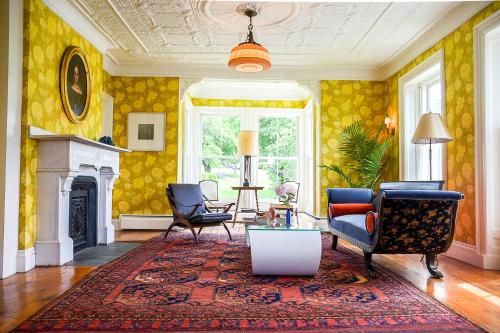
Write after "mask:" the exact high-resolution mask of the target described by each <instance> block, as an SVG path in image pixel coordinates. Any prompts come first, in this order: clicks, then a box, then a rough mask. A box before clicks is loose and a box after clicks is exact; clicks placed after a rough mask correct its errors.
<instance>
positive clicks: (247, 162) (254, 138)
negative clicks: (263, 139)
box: [238, 131, 259, 186]
mask: <svg viewBox="0 0 500 333" xmlns="http://www.w3.org/2000/svg"><path fill="white" fill-rule="evenodd" d="M238 154H239V155H240V156H244V163H243V170H244V173H243V179H244V180H243V186H250V184H251V183H252V179H251V178H252V177H251V163H252V156H258V155H259V137H258V132H257V131H240V133H239V134H238Z"/></svg>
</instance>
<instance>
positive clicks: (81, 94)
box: [59, 46, 90, 123]
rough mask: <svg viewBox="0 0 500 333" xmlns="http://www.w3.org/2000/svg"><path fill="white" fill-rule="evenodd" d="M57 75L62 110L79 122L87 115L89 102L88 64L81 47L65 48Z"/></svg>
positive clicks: (74, 121)
mask: <svg viewBox="0 0 500 333" xmlns="http://www.w3.org/2000/svg"><path fill="white" fill-rule="evenodd" d="M59 75H60V90H61V99H62V104H63V108H64V112H66V115H67V116H68V118H69V120H71V121H72V122H73V123H79V122H80V121H82V120H83V119H85V117H86V116H87V112H88V111H89V104H90V73H89V65H88V63H87V58H86V57H85V54H84V53H83V51H82V49H81V48H79V47H77V46H70V47H68V48H67V49H66V51H65V52H64V55H63V58H62V62H61V72H60V74H59Z"/></svg>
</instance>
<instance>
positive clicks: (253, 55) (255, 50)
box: [228, 8, 271, 73]
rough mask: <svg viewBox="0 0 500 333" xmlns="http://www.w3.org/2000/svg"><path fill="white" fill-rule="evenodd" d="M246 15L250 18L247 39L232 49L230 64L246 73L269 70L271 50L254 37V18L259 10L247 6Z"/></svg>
mask: <svg viewBox="0 0 500 333" xmlns="http://www.w3.org/2000/svg"><path fill="white" fill-rule="evenodd" d="M244 15H246V16H248V18H249V19H250V24H249V25H248V34H247V39H246V40H245V41H244V42H243V43H241V44H239V45H237V46H235V47H234V48H233V49H232V50H231V55H230V56H229V62H228V66H229V67H231V68H235V69H237V70H239V71H240V72H246V73H255V72H260V71H262V70H267V69H269V68H271V61H270V58H269V51H268V50H267V49H266V48H265V47H263V46H262V45H260V44H259V43H257V42H255V40H254V39H253V31H252V30H253V24H252V18H253V17H254V16H257V11H255V10H253V9H249V8H247V9H246V10H245V11H244Z"/></svg>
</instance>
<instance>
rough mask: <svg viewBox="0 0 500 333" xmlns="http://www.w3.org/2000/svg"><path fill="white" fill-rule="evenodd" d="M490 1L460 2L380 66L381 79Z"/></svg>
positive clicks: (446, 34) (404, 64)
mask: <svg viewBox="0 0 500 333" xmlns="http://www.w3.org/2000/svg"><path fill="white" fill-rule="evenodd" d="M490 3H491V1H466V2H461V3H459V4H458V5H457V6H455V7H454V8H453V9H451V10H450V11H449V12H447V13H446V14H445V15H443V16H441V17H440V18H439V19H437V20H436V21H435V22H433V24H431V25H429V27H428V28H427V29H426V30H424V31H422V33H421V34H419V35H417V36H415V38H414V39H413V40H412V41H410V42H409V43H408V44H407V45H405V46H404V47H403V48H401V50H400V51H399V52H397V53H396V54H395V55H393V56H392V57H391V58H390V59H388V60H387V61H386V63H385V64H383V65H382V67H381V68H380V75H381V79H383V80H385V79H387V78H389V77H390V76H391V75H393V74H394V73H396V72H397V71H399V70H400V69H401V68H403V67H404V66H406V65H407V64H408V63H409V62H410V61H412V60H414V59H415V58H416V57H418V56H419V55H420V54H422V53H423V52H425V51H426V50H427V49H429V48H431V47H432V46H433V45H434V44H436V43H437V42H439V41H440V40H442V39H443V38H445V37H446V36H448V35H449V34H450V33H451V32H453V31H454V30H455V29H457V28H458V27H459V26H461V25H462V24H463V23H465V22H466V21H467V20H468V19H470V18H471V17H472V16H474V15H475V14H477V13H478V12H479V11H481V10H482V9H484V8H485V7H486V6H488V5H489V4H490Z"/></svg>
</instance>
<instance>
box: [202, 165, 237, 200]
mask: <svg viewBox="0 0 500 333" xmlns="http://www.w3.org/2000/svg"><path fill="white" fill-rule="evenodd" d="M204 179H210V180H216V181H217V182H218V183H219V199H236V196H237V192H236V191H233V190H232V189H231V187H232V186H238V185H239V183H240V161H239V159H238V158H230V157H214V158H204V159H203V160H202V166H201V179H200V180H204Z"/></svg>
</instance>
